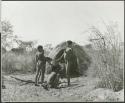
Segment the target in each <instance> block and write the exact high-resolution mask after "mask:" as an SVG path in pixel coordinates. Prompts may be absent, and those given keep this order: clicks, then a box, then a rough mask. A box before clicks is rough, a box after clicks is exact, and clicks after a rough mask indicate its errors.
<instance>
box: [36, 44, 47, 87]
mask: <svg viewBox="0 0 125 103" xmlns="http://www.w3.org/2000/svg"><path fill="white" fill-rule="evenodd" d="M45 65H46V58H45V56H44V50H43V46H42V45H39V46H38V47H37V53H36V78H35V86H38V82H39V78H40V76H41V74H42V76H41V83H43V82H44V74H45Z"/></svg>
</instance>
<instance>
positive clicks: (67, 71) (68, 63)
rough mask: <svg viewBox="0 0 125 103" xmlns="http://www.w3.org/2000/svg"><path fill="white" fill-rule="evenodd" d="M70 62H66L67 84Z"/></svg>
mask: <svg viewBox="0 0 125 103" xmlns="http://www.w3.org/2000/svg"><path fill="white" fill-rule="evenodd" d="M69 70H70V62H67V63H66V77H67V82H68V86H69V85H70V72H69Z"/></svg>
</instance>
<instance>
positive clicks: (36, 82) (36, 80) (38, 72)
mask: <svg viewBox="0 0 125 103" xmlns="http://www.w3.org/2000/svg"><path fill="white" fill-rule="evenodd" d="M39 74H40V65H37V66H36V78H35V85H38V79H39Z"/></svg>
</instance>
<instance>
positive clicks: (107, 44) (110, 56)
mask: <svg viewBox="0 0 125 103" xmlns="http://www.w3.org/2000/svg"><path fill="white" fill-rule="evenodd" d="M105 27H106V30H105V32H103V33H102V31H101V30H99V29H98V28H97V27H95V26H92V27H91V28H90V31H91V34H92V35H91V38H90V41H91V42H92V47H93V48H94V49H93V52H92V53H91V57H92V61H93V69H92V68H91V69H92V71H93V72H94V73H95V74H96V75H95V76H98V77H99V78H100V79H101V81H100V82H98V84H97V87H104V88H110V89H113V90H114V91H118V90H121V89H122V88H123V69H124V67H123V48H122V47H121V45H120V39H119V37H118V36H119V32H118V31H117V26H116V25H114V24H113V25H107V24H105Z"/></svg>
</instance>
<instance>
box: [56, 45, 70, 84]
mask: <svg viewBox="0 0 125 103" xmlns="http://www.w3.org/2000/svg"><path fill="white" fill-rule="evenodd" d="M71 48H72V43H71V44H68V43H67V48H66V51H68V50H70V49H71ZM62 58H64V60H65V67H66V77H67V82H68V86H70V72H69V71H70V69H71V65H72V62H71V61H69V60H67V53H66V52H64V53H63V55H62V56H61V57H60V58H59V59H57V60H56V61H57V62H58V61H60V60H61V59H62Z"/></svg>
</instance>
